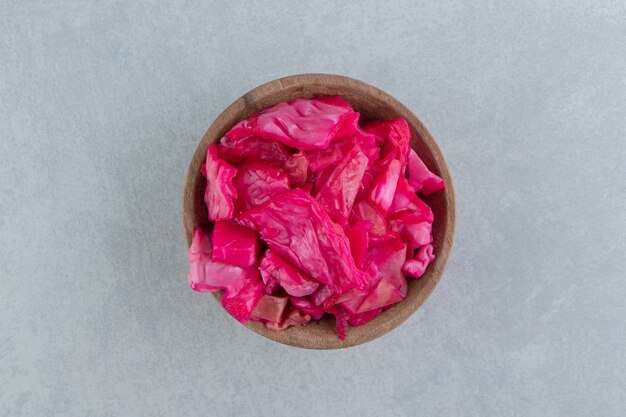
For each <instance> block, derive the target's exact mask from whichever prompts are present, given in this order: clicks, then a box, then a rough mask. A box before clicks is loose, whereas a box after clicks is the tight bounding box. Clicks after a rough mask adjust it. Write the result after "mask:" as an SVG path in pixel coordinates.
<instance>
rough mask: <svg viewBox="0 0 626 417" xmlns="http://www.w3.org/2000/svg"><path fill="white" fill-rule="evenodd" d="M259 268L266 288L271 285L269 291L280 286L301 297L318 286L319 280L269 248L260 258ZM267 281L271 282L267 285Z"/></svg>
mask: <svg viewBox="0 0 626 417" xmlns="http://www.w3.org/2000/svg"><path fill="white" fill-rule="evenodd" d="M259 269H260V271H261V277H263V282H264V283H265V285H266V288H267V287H273V288H271V289H272V291H271V292H274V290H275V289H277V288H278V287H280V288H283V289H284V290H285V292H286V293H287V294H289V295H293V296H296V297H302V296H305V295H309V294H312V293H313V292H314V291H315V290H316V289H317V287H319V286H320V283H319V281H316V280H314V279H313V278H311V276H309V275H308V274H305V273H304V272H302V271H300V270H299V269H298V268H296V267H295V266H293V265H292V264H291V263H289V262H288V261H287V260H286V259H285V258H283V257H282V256H280V255H278V254H277V253H276V252H274V251H273V250H271V249H270V250H268V251H267V252H265V255H263V258H261V265H260V266H259ZM268 282H272V284H269V285H268Z"/></svg>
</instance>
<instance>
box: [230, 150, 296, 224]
mask: <svg viewBox="0 0 626 417" xmlns="http://www.w3.org/2000/svg"><path fill="white" fill-rule="evenodd" d="M233 184H234V186H235V188H236V190H237V198H236V199H235V207H236V208H237V211H238V212H241V211H245V210H248V209H250V208H252V207H256V206H258V205H259V204H261V203H264V202H266V201H267V200H269V199H270V198H272V197H273V196H274V195H277V194H280V193H282V192H285V191H287V190H289V178H288V177H287V175H285V174H284V173H283V172H282V171H281V170H279V169H278V168H275V167H272V166H270V165H267V164H264V163H261V162H256V161H254V162H247V163H245V164H243V165H241V166H240V167H239V168H237V175H236V176H235V177H234V179H233Z"/></svg>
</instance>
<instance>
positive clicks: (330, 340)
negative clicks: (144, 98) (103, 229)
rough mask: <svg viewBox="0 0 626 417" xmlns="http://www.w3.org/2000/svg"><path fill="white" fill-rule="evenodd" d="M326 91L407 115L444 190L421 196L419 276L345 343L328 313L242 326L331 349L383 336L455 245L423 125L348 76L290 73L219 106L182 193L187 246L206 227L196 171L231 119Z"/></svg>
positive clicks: (381, 115)
mask: <svg viewBox="0 0 626 417" xmlns="http://www.w3.org/2000/svg"><path fill="white" fill-rule="evenodd" d="M325 94H328V95H340V96H342V97H343V98H344V99H346V100H347V101H348V102H350V103H351V104H352V106H353V107H354V109H355V110H356V111H358V112H360V113H361V117H362V119H364V120H375V119H390V118H394V117H402V118H404V119H406V121H407V122H408V123H409V126H410V128H411V134H412V136H413V137H412V140H411V146H412V147H413V149H415V151H416V152H417V154H418V155H419V156H420V158H422V160H423V161H424V163H425V164H426V165H427V166H428V168H429V169H430V170H431V171H433V172H434V173H436V174H437V175H439V176H440V177H442V178H443V179H444V181H445V183H446V189H445V190H444V191H440V192H437V193H434V194H432V195H430V196H428V197H426V198H425V201H426V202H427V203H428V205H430V207H431V208H432V211H433V213H434V215H435V221H434V223H433V237H434V243H435V255H436V258H435V260H434V262H433V263H432V264H431V265H430V266H429V267H428V269H427V270H426V273H425V274H424V275H423V276H422V277H421V278H420V279H419V280H414V279H409V280H408V281H409V289H408V293H407V297H406V299H405V300H404V301H402V302H400V303H398V304H395V305H393V306H392V307H391V308H390V309H389V310H387V311H385V312H383V313H382V314H381V315H379V316H378V317H377V318H376V319H374V320H372V321H371V322H369V323H367V324H366V325H364V326H359V327H350V328H349V330H348V334H347V336H346V339H345V340H344V341H341V340H339V338H338V337H337V334H336V332H335V322H334V319H333V318H330V317H329V318H325V319H323V320H320V321H315V322H312V323H310V324H309V325H307V326H302V327H291V328H289V329H287V330H284V331H280V332H277V331H272V330H267V329H266V328H265V326H264V325H263V324H261V323H258V322H252V321H251V322H249V323H248V324H246V325H245V326H246V327H248V328H249V329H250V330H252V331H254V332H256V333H258V334H260V335H262V336H265V337H267V338H268V339H271V340H274V341H276V342H280V343H284V344H287V345H291V346H297V347H301V348H307V349H336V348H344V347H348V346H354V345H358V344H361V343H365V342H368V341H370V340H373V339H376V338H378V337H380V336H382V335H384V334H385V333H387V332H389V331H390V330H392V329H394V328H396V327H398V326H399V325H400V324H401V323H402V322H404V321H405V320H406V319H407V318H409V316H411V315H412V314H413V313H414V312H415V311H416V310H417V309H418V308H419V307H420V306H421V305H422V304H423V303H424V301H425V300H426V298H428V296H429V295H430V294H431V293H432V292H433V290H434V289H435V286H436V285H437V283H438V282H439V280H440V279H441V276H442V275H443V271H444V269H445V267H446V264H447V263H448V259H449V258H450V253H451V251H452V246H453V243H454V230H455V217H456V206H455V196H454V186H453V184H452V177H451V175H450V169H449V168H448V165H447V163H446V161H445V159H444V157H443V154H442V153H441V150H440V149H439V146H438V145H437V142H435V139H434V138H433V137H432V135H431V134H430V133H429V132H428V129H426V126H424V124H423V123H422V122H421V121H420V120H419V119H418V118H417V116H415V115H414V114H413V113H412V112H411V111H410V110H409V109H408V108H407V107H406V106H404V105H403V104H402V103H400V102H399V101H398V100H396V99H395V98H394V97H392V96H391V95H389V94H387V93H385V92H384V91H382V90H380V89H378V88H376V87H373V86H371V85H369V84H366V83H364V82H362V81H358V80H355V79H352V78H348V77H343V76H338V75H330V74H304V75H294V76H290V77H285V78H281V79H278V80H274V81H271V82H269V83H266V84H263V85H261V86H259V87H257V88H255V89H253V90H251V91H250V92H248V93H246V94H245V95H244V96H243V97H241V98H239V99H238V100H237V101H235V102H234V103H233V104H231V105H230V106H229V107H228V108H227V109H226V110H224V111H223V112H222V114H220V115H219V116H218V117H217V119H216V120H215V122H213V124H212V125H211V126H210V127H209V130H207V132H206V133H205V134H204V136H203V137H202V140H201V141H200V143H199V144H198V147H197V148H196V151H195V153H194V155H193V157H192V159H191V163H190V164H189V170H188V172H187V179H186V183H185V190H184V194H183V227H184V231H185V236H186V238H187V245H190V244H191V239H192V236H193V230H194V228H195V227H196V226H197V225H200V226H202V227H203V228H205V229H210V222H209V221H208V219H207V211H206V206H205V204H204V199H203V196H204V188H205V186H206V179H205V178H204V177H203V176H202V175H201V174H200V167H201V165H202V163H203V162H204V159H205V157H206V151H207V148H208V146H209V145H210V144H211V143H214V142H217V141H218V140H219V139H220V138H221V137H222V136H223V135H224V134H225V133H226V132H227V131H228V130H229V129H230V128H231V127H232V126H233V125H234V124H235V123H237V122H239V121H240V120H242V119H245V118H247V117H248V116H250V115H251V114H253V113H255V112H257V111H259V110H261V109H263V108H264V107H267V106H269V105H272V104H276V103H279V102H281V101H286V100H291V99H294V98H299V97H307V98H310V97H314V96H318V95H325ZM214 295H215V298H216V299H217V300H218V301H219V300H220V299H221V297H222V294H221V293H214Z"/></svg>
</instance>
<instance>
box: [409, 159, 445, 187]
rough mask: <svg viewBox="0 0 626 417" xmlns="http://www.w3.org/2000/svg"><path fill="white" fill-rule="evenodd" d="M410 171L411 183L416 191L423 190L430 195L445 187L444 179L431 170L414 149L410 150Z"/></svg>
mask: <svg viewBox="0 0 626 417" xmlns="http://www.w3.org/2000/svg"><path fill="white" fill-rule="evenodd" d="M408 171H409V184H411V186H412V187H413V188H414V189H415V191H421V192H422V193H424V195H429V194H432V193H434V192H435V191H439V190H443V189H444V188H445V185H444V183H443V180H442V179H441V178H439V177H438V176H437V175H435V174H433V173H432V172H430V170H429V169H428V168H427V167H426V165H425V164H424V162H423V161H422V160H421V159H420V157H419V156H417V154H416V153H415V151H414V150H413V149H411V152H409V166H408Z"/></svg>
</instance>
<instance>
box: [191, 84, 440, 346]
mask: <svg viewBox="0 0 626 417" xmlns="http://www.w3.org/2000/svg"><path fill="white" fill-rule="evenodd" d="M410 141H411V132H410V129H409V125H408V124H407V122H406V121H405V120H403V119H399V118H396V119H390V120H377V121H370V122H369V123H365V124H363V123H362V122H361V121H360V115H359V113H358V112H356V111H354V110H353V109H352V107H351V106H350V104H349V103H347V102H346V101H345V100H344V99H342V98H341V97H338V96H322V97H316V98H313V99H296V100H292V101H289V102H284V103H279V104H276V105H274V106H270V107H267V108H265V109H263V110H261V111H260V112H258V113H256V114H254V115H252V116H251V117H250V118H248V119H246V120H242V121H240V122H239V123H237V124H236V125H235V126H233V127H232V129H231V130H230V131H228V133H226V135H225V136H224V137H223V138H222V139H221V141H220V143H219V144H213V145H211V146H209V148H208V149H207V155H206V162H205V164H204V165H203V166H202V168H201V172H202V175H204V176H205V177H206V179H207V185H206V189H205V194H204V201H205V204H206V208H207V214H208V219H209V221H210V222H211V223H212V226H209V228H208V230H211V233H209V232H208V231H204V230H202V229H201V228H200V227H197V228H196V229H195V230H194V235H193V239H192V244H191V246H190V248H189V263H190V271H189V275H188V280H189V285H190V287H191V288H192V289H194V290H196V291H200V292H205V291H223V296H222V298H221V300H222V305H223V307H224V309H226V311H228V312H229V313H230V314H231V315H232V316H233V317H235V318H236V319H237V320H239V321H241V322H243V323H245V322H247V321H248V320H254V321H258V322H261V323H263V324H264V325H265V327H266V328H267V329H270V330H276V331H281V330H285V329H288V328H289V327H293V326H303V325H307V324H308V323H309V322H310V321H311V320H320V319H323V317H324V316H331V317H334V319H335V326H336V331H337V335H338V336H339V338H340V339H341V340H344V339H345V337H346V336H347V333H348V329H349V326H362V325H365V324H367V323H369V322H370V321H371V320H374V319H375V318H376V317H377V316H378V315H380V314H382V313H383V312H384V311H386V310H387V309H388V308H389V306H391V305H393V304H395V303H398V302H401V301H402V300H403V299H404V298H405V297H406V295H407V291H408V282H407V277H411V278H413V279H419V278H420V277H422V276H423V275H424V274H425V273H426V271H427V268H428V266H429V265H430V264H431V263H432V262H433V261H434V259H435V249H436V248H435V246H434V243H433V234H432V225H433V222H434V221H435V218H434V215H433V212H432V210H431V208H430V207H429V206H428V204H426V202H425V201H423V200H422V199H421V198H420V196H418V193H421V195H429V194H431V193H433V192H436V191H439V190H441V189H443V188H444V183H443V180H442V179H441V178H440V177H438V176H437V175H435V174H434V173H433V172H431V171H430V170H429V169H428V168H427V167H426V165H425V164H424V162H423V161H422V160H421V159H420V158H419V157H418V155H417V153H415V151H414V150H413V149H411V147H410ZM389 314H391V313H389ZM287 331H288V330H287Z"/></svg>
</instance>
